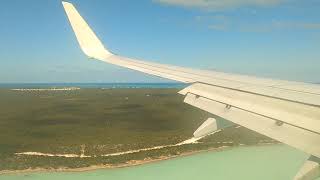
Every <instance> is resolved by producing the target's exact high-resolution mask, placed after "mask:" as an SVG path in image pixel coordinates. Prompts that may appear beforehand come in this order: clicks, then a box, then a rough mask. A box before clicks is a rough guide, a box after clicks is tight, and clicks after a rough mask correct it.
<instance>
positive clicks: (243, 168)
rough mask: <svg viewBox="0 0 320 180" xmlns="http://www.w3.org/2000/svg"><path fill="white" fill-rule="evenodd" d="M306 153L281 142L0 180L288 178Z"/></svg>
mask: <svg viewBox="0 0 320 180" xmlns="http://www.w3.org/2000/svg"><path fill="white" fill-rule="evenodd" d="M306 158H307V155H306V154H304V153H302V152H300V151H297V150H295V149H293V148H290V147H288V146H284V145H274V146H261V147H240V148H234V149H229V150H225V151H221V152H206V153H199V154H196V155H192V156H187V157H179V158H176V159H171V160H166V161H160V162H156V163H150V164H145V165H141V166H135V167H128V168H119V169H102V170H95V171H89V172H77V173H75V172H70V173H31V174H20V175H6V176H0V179H1V180H18V179H19V180H21V179H22V180H57V179H58V180H64V179H77V180H84V179H90V180H106V179H107V180H108V179H115V180H129V179H130V180H150V179H152V180H158V179H159V180H160V179H161V180H167V179H170V180H171V179H172V180H179V179H183V180H197V179H216V180H287V179H288V180H289V179H292V177H293V176H294V175H295V174H296V172H297V171H298V170H299V168H300V166H301V165H302V164H303V162H304V161H305V159H306Z"/></svg>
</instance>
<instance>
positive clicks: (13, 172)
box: [0, 143, 280, 176]
mask: <svg viewBox="0 0 320 180" xmlns="http://www.w3.org/2000/svg"><path fill="white" fill-rule="evenodd" d="M278 144H280V143H259V144H257V145H239V146H221V147H218V148H209V149H206V150H198V151H190V152H184V153H181V154H179V155H173V156H160V157H158V158H155V159H151V158H145V159H144V160H130V161H127V162H126V163H121V164H106V165H93V166H88V167H82V168H66V167H62V168H58V169H45V168H33V169H24V170H3V171H0V176H1V175H17V174H30V173H52V172H66V173H73V172H88V171H95V170H100V169H118V168H128V167H134V166H140V165H144V164H150V163H156V162H160V161H165V160H171V159H175V158H180V157H187V156H191V155H195V154H199V153H206V152H220V151H226V150H231V149H234V148H239V147H255V146H271V145H278Z"/></svg>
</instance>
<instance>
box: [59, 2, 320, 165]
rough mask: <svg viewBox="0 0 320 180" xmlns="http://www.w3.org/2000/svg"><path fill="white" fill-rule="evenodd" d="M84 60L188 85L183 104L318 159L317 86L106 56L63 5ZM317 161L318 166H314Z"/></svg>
mask: <svg viewBox="0 0 320 180" xmlns="http://www.w3.org/2000/svg"><path fill="white" fill-rule="evenodd" d="M63 6H64V9H65V11H66V14H67V16H68V18H69V21H70V24H71V26H72V28H73V30H74V33H75V35H76V37H77V40H78V42H79V44H80V47H81V49H82V50H83V52H84V53H85V54H86V55H87V56H88V57H90V58H93V59H98V60H101V61H104V62H107V63H111V64H114V65H118V66H122V67H126V68H129V69H133V70H137V71H140V72H143V73H147V74H151V75H155V76H159V77H162V78H167V79H171V80H175V81H179V82H183V83H189V84H190V86H188V87H187V88H185V89H183V90H182V91H180V92H179V93H180V94H182V95H184V96H185V100H184V101H185V102H186V103H188V104H190V105H192V106H195V107H198V108H200V109H202V110H205V111H207V112H210V113H212V114H215V115H217V116H220V117H222V118H224V119H227V120H229V121H232V122H234V123H236V124H239V125H241V126H244V127H246V128H248V129H251V130H254V131H256V132H259V133H261V134H264V135H266V136H269V137H271V138H273V139H276V140H278V141H280V142H282V143H285V144H288V145H290V146H292V147H295V148H297V149H300V150H302V151H304V152H306V153H308V154H310V155H312V156H313V157H315V158H313V159H317V160H319V158H320V86H319V85H316V84H308V83H302V82H291V81H283V80H273V79H266V78H257V77H250V76H245V75H235V74H229V73H222V72H214V71H205V70H195V69H190V68H184V67H177V66H171V65H165V64H158V63H152V62H145V61H141V60H136V59H131V58H127V57H122V56H119V55H116V54H114V53H112V52H111V51H109V50H108V49H107V48H105V47H104V45H103V44H102V43H101V41H100V40H99V39H98V37H97V36H96V35H95V33H94V32H93V30H92V29H91V28H90V27H89V25H88V24H87V23H86V21H85V20H84V19H83V18H82V17H81V15H80V14H79V13H78V11H77V10H76V8H75V7H74V6H73V5H72V4H71V3H68V2H63ZM318 162H320V161H318Z"/></svg>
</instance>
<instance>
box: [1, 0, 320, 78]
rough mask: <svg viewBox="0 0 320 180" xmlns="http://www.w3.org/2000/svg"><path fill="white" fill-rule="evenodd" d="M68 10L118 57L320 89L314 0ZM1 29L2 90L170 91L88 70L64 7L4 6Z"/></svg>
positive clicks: (102, 69) (157, 2)
mask: <svg viewBox="0 0 320 180" xmlns="http://www.w3.org/2000/svg"><path fill="white" fill-rule="evenodd" d="M69 2H72V3H73V4H74V5H75V6H76V7H77V8H78V10H79V11H80V13H81V14H82V15H83V17H84V18H85V19H86V20H87V21H88V23H89V24H90V26H91V27H92V28H93V29H94V30H95V31H96V33H97V34H98V36H99V37H100V39H101V40H102V41H103V43H104V44H105V45H106V46H107V47H108V48H109V49H111V50H112V51H113V52H115V53H117V54H121V55H124V56H128V57H133V58H139V59H142V60H149V61H155V62H159V63H165V64H173V65H178V66H186V67H191V68H200V69H214V70H218V71H225V72H232V73H241V74H248V75H254V76H261V77H269V78H275V79H287V80H294V81H306V82H314V83H320V79H319V78H318V77H320V71H319V67H320V63H319V62H320V61H319V60H320V12H319V10H318V9H319V8H318V7H319V5H320V2H319V1H316V0H310V1H299V0H272V1H263V0H240V1H234V0H229V1H218V0H209V1H205V0H198V1H191V0H185V1H182V0H142V1H139V2H137V1H134V2H133V1H128V0H119V1H103V0H91V1H86V0H70V1H69ZM306 9H308V11H306ZM0 22H1V28H0V39H1V44H0V83H57V82H58V83H63V82H74V83H88V82H94V83H99V82H124V83H126V82H171V81H168V80H164V79H160V78H156V77H151V76H148V75H144V74H141V73H138V72H134V71H131V70H126V69H123V68H119V67H115V66H113V65H109V64H106V63H103V62H100V61H92V60H88V59H87V57H86V56H85V55H84V54H83V53H82V52H81V50H80V48H79V46H78V44H77V42H76V40H75V37H74V34H73V32H72V30H71V28H70V25H69V23H68V21H67V19H66V16H65V13H64V11H63V8H62V5H61V1H60V0H52V1H45V2H44V1H40V0H34V1H19V0H12V1H3V2H1V6H0Z"/></svg>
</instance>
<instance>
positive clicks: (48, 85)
mask: <svg viewBox="0 0 320 180" xmlns="http://www.w3.org/2000/svg"><path fill="white" fill-rule="evenodd" d="M63 87H78V88H181V89H182V88H184V87H187V84H182V83H7V84H1V83H0V88H9V89H11V88H63Z"/></svg>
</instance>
